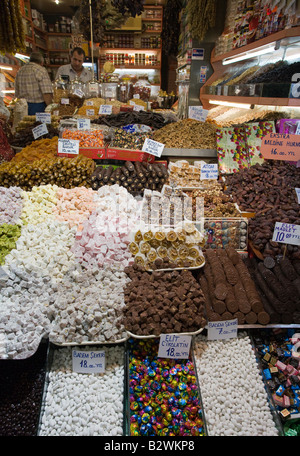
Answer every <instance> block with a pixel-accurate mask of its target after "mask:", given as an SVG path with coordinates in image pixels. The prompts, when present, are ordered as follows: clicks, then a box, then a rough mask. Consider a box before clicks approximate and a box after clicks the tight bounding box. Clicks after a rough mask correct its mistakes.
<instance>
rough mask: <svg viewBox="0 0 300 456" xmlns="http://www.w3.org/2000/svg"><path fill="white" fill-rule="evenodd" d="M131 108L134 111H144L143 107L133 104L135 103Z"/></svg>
mask: <svg viewBox="0 0 300 456" xmlns="http://www.w3.org/2000/svg"><path fill="white" fill-rule="evenodd" d="M133 110H134V111H145V107H144V106H141V105H137V104H135V105H133Z"/></svg>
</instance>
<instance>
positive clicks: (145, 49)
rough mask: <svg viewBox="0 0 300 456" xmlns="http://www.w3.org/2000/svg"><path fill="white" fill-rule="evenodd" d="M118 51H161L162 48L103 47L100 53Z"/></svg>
mask: <svg viewBox="0 0 300 456" xmlns="http://www.w3.org/2000/svg"><path fill="white" fill-rule="evenodd" d="M102 51H103V52H102ZM118 51H132V52H145V51H153V52H158V51H161V48H133V47H130V48H101V49H100V52H99V53H100V54H101V53H102V54H103V53H105V52H118Z"/></svg>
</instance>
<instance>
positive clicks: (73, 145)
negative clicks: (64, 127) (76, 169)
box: [58, 139, 79, 155]
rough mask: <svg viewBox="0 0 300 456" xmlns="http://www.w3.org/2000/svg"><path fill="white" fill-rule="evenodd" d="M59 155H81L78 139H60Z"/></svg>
mask: <svg viewBox="0 0 300 456" xmlns="http://www.w3.org/2000/svg"><path fill="white" fill-rule="evenodd" d="M58 153H59V154H71V155H78V154H79V141H78V140H77V139H59V140H58Z"/></svg>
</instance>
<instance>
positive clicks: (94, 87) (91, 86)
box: [89, 82, 98, 95]
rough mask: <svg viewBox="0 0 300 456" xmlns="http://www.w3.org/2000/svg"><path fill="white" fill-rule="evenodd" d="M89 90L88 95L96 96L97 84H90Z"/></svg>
mask: <svg viewBox="0 0 300 456" xmlns="http://www.w3.org/2000/svg"><path fill="white" fill-rule="evenodd" d="M89 90H90V93H93V94H97V95H98V84H97V82H93V83H90V85H89Z"/></svg>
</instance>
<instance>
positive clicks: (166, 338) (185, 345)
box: [157, 334, 192, 359]
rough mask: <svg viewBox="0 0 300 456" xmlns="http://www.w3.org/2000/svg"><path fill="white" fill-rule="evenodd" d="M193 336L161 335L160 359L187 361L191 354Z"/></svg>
mask: <svg viewBox="0 0 300 456" xmlns="http://www.w3.org/2000/svg"><path fill="white" fill-rule="evenodd" d="M191 340H192V336H187V335H179V334H178V335H177V334H161V335H160V340H159V348H158V355H157V356H158V357H159V358H172V359H187V358H188V357H189V354H190V347H191Z"/></svg>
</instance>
